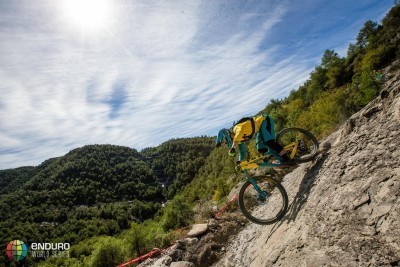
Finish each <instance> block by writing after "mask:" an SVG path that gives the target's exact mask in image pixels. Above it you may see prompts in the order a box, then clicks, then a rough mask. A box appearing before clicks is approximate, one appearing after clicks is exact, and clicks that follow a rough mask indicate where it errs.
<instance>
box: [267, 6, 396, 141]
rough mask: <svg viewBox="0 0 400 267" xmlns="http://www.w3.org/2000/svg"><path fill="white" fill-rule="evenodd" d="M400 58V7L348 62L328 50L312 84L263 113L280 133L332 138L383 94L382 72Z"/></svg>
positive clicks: (365, 33)
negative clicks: (292, 129) (297, 129)
mask: <svg viewBox="0 0 400 267" xmlns="http://www.w3.org/2000/svg"><path fill="white" fill-rule="evenodd" d="M399 57H400V6H399V5H396V6H394V7H393V8H392V9H391V10H390V12H389V13H388V14H387V16H386V17H385V18H384V19H383V20H382V23H381V24H378V23H377V22H373V21H367V22H366V23H365V24H364V27H363V28H362V29H361V30H360V32H359V34H358V36H357V40H356V43H354V44H350V45H349V48H348V51H347V56H346V57H340V56H339V55H338V54H337V53H336V52H335V51H333V50H326V51H325V53H324V55H323V57H322V59H321V64H320V65H318V66H316V67H315V69H314V71H313V72H312V73H311V74H310V78H309V79H308V80H307V81H306V82H305V83H304V84H303V85H302V86H300V87H299V88H298V89H297V90H293V91H292V92H291V93H290V94H289V96H288V97H286V98H284V99H281V100H278V99H274V100H271V102H270V103H269V104H268V105H267V106H266V107H265V108H264V109H263V110H262V111H261V112H260V113H267V114H270V115H272V116H273V117H274V119H275V121H276V125H277V128H278V129H282V128H284V127H288V126H296V127H301V128H304V129H308V130H310V131H312V132H313V133H314V134H316V135H317V136H318V137H322V136H326V135H327V134H329V133H330V132H332V131H333V130H334V129H335V127H337V125H338V124H339V123H341V122H343V121H344V120H345V119H346V118H348V117H349V116H350V115H351V114H353V113H354V112H356V111H358V110H360V109H361V108H362V107H364V106H365V105H366V104H367V103H369V102H370V101H371V100H372V99H374V98H375V97H376V96H377V95H378V94H379V92H380V89H381V85H382V82H383V81H384V79H385V77H384V75H383V74H382V72H381V70H382V68H384V67H385V66H387V65H388V64H390V63H391V62H393V61H394V60H395V59H396V58H399Z"/></svg>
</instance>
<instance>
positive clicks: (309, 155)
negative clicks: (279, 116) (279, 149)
mask: <svg viewBox="0 0 400 267" xmlns="http://www.w3.org/2000/svg"><path fill="white" fill-rule="evenodd" d="M276 141H277V142H278V143H279V144H281V145H282V146H283V147H284V149H285V150H286V151H287V152H289V155H290V158H291V159H294V160H295V161H297V162H306V161H310V160H312V159H313V158H314V157H315V156H316V155H317V152H318V147H319V144H318V140H317V138H315V137H314V135H312V134H311V133H310V132H308V131H306V130H303V129H300V128H286V129H283V130H282V131H280V132H279V133H278V134H277V136H276Z"/></svg>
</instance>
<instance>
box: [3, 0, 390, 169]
mask: <svg viewBox="0 0 400 267" xmlns="http://www.w3.org/2000/svg"><path fill="white" fill-rule="evenodd" d="M392 5H393V1H390V0H374V1H373V0H358V1H344V0H338V1H317V0H302V1H270V0H265V1H261V0H260V1H233V0H232V1H211V0H209V1H195V0H190V1H179V0H177V1H145V0H142V1H123V0H96V1H94V0H80V1H78V2H77V1H75V0H57V1H52V0H40V1H39V0H19V1H17V0H15V1H14V0H0V59H1V60H0V80H1V83H0V94H1V98H0V169H6V168H13V167H18V166H25V165H38V164H39V163H41V162H42V161H44V160H45V159H48V158H51V157H57V156H62V155H64V154H65V153H67V152H68V151H69V150H71V149H73V148H77V147H80V146H83V145H87V144H106V143H107V144H115V145H123V146H129V147H133V148H136V149H138V150H140V149H142V148H145V147H149V146H156V145H158V144H160V143H162V142H164V141H166V140H168V139H171V138H178V137H190V136H200V135H215V134H216V132H217V131H218V129H220V128H222V127H227V126H229V125H231V124H232V121H234V120H237V119H239V118H241V117H243V116H247V115H251V114H254V113H256V112H258V111H259V110H261V109H262V108H264V107H265V106H266V105H267V103H268V102H269V100H270V99H271V98H282V97H285V96H287V95H288V93H289V92H290V90H292V89H297V88H298V86H300V85H301V84H302V83H303V82H304V81H306V80H307V79H308V77H309V73H310V72H311V71H312V69H313V68H314V67H315V66H316V65H318V64H319V63H320V59H321V56H322V54H323V52H324V50H326V49H334V50H335V51H337V52H338V53H339V54H340V55H342V56H345V55H346V51H347V47H348V45H349V43H351V42H354V40H355V38H356V37H357V33H358V31H359V29H360V28H361V27H362V25H363V24H364V22H365V21H367V20H369V19H371V20H374V21H378V22H379V21H380V20H381V19H382V18H383V16H384V15H385V14H386V12H387V11H388V10H389V9H390V8H391V7H392Z"/></svg>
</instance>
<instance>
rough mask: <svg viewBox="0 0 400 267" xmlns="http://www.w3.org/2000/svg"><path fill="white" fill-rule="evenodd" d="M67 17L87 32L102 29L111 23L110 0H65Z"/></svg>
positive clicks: (64, 7)
mask: <svg viewBox="0 0 400 267" xmlns="http://www.w3.org/2000/svg"><path fill="white" fill-rule="evenodd" d="M63 9H64V11H65V15H66V19H67V20H68V21H69V22H70V23H71V24H73V25H74V26H76V27H79V28H80V29H81V30H83V31H85V32H94V31H98V30H102V29H104V28H105V27H107V26H108V25H109V24H110V23H111V14H112V10H111V9H112V6H111V1H109V0H65V1H64V6H63Z"/></svg>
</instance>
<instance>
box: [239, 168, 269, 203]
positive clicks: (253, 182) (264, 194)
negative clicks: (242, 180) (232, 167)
mask: <svg viewBox="0 0 400 267" xmlns="http://www.w3.org/2000/svg"><path fill="white" fill-rule="evenodd" d="M244 175H245V176H246V179H247V181H249V182H250V183H251V184H252V185H253V187H254V189H255V190H256V191H257V193H258V195H259V196H260V197H261V198H262V199H266V198H267V194H266V193H265V192H264V191H262V190H261V188H260V187H259V186H258V184H257V183H256V180H254V178H253V177H251V176H250V175H249V172H248V171H247V170H244Z"/></svg>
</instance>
